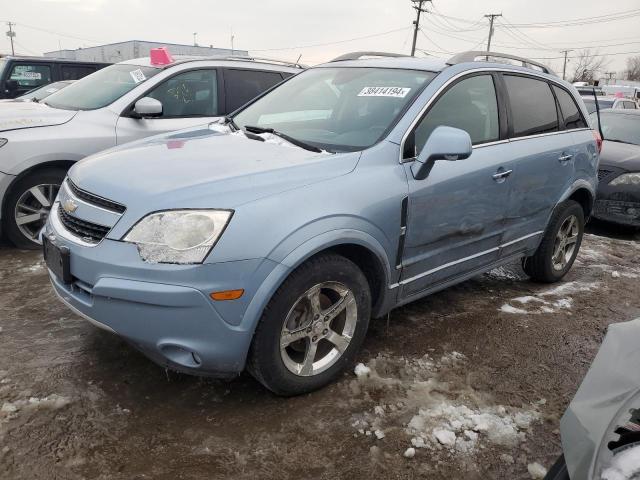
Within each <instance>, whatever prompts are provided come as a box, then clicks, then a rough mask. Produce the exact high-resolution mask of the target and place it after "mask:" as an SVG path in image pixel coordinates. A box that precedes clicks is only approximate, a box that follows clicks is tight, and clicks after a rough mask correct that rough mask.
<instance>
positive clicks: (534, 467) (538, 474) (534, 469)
mask: <svg viewBox="0 0 640 480" xmlns="http://www.w3.org/2000/svg"><path fill="white" fill-rule="evenodd" d="M527 471H528V472H529V475H531V478H533V479H534V480H542V479H543V478H544V477H545V475H546V474H547V469H546V468H544V467H543V466H542V465H540V464H539V463H538V462H535V463H530V464H529V465H527Z"/></svg>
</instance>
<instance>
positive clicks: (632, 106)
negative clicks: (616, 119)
mask: <svg viewBox="0 0 640 480" xmlns="http://www.w3.org/2000/svg"><path fill="white" fill-rule="evenodd" d="M624 108H626V109H628V110H635V108H636V104H635V103H633V102H624Z"/></svg>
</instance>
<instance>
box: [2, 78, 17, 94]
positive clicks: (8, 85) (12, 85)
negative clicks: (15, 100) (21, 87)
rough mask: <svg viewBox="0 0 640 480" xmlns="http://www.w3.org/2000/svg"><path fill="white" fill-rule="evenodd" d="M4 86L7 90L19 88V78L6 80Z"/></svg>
mask: <svg viewBox="0 0 640 480" xmlns="http://www.w3.org/2000/svg"><path fill="white" fill-rule="evenodd" d="M4 86H5V88H6V90H7V92H15V91H16V90H18V81H17V80H7V81H6V82H4Z"/></svg>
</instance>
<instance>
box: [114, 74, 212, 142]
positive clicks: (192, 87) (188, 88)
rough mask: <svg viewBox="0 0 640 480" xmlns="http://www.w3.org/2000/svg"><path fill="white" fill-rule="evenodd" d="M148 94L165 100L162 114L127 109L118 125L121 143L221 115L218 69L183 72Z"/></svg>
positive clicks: (206, 120)
mask: <svg viewBox="0 0 640 480" xmlns="http://www.w3.org/2000/svg"><path fill="white" fill-rule="evenodd" d="M145 96H147V97H151V98H155V99H156V100H159V101H160V102H161V103H162V115H160V116H157V117H153V118H134V117H133V116H131V115H130V112H124V113H123V115H121V116H120V117H119V118H118V123H117V125H116V137H117V143H118V144H122V143H126V142H130V141H132V140H136V139H139V138H144V137H148V136H151V135H155V134H158V133H165V132H170V131H173V130H180V129H182V128H189V127H195V126H197V125H203V124H206V123H209V122H211V121H213V120H214V119H215V118H216V117H217V116H219V115H221V113H220V111H221V109H220V108H219V103H218V100H219V96H218V77H217V71H216V69H215V68H209V69H199V70H189V71H186V72H182V73H179V74H177V75H174V76H173V77H170V78H168V79H167V80H165V81H164V82H162V83H160V84H159V85H157V86H155V87H153V88H152V89H151V90H150V91H149V92H147V93H146V94H145Z"/></svg>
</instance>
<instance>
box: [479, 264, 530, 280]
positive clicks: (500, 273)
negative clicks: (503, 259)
mask: <svg viewBox="0 0 640 480" xmlns="http://www.w3.org/2000/svg"><path fill="white" fill-rule="evenodd" d="M487 276H489V277H491V278H495V279H498V280H525V279H526V278H527V276H526V274H525V273H524V272H522V273H520V272H518V271H517V270H516V268H514V267H508V266H502V267H498V268H494V269H493V270H491V271H490V272H488V273H487Z"/></svg>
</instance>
